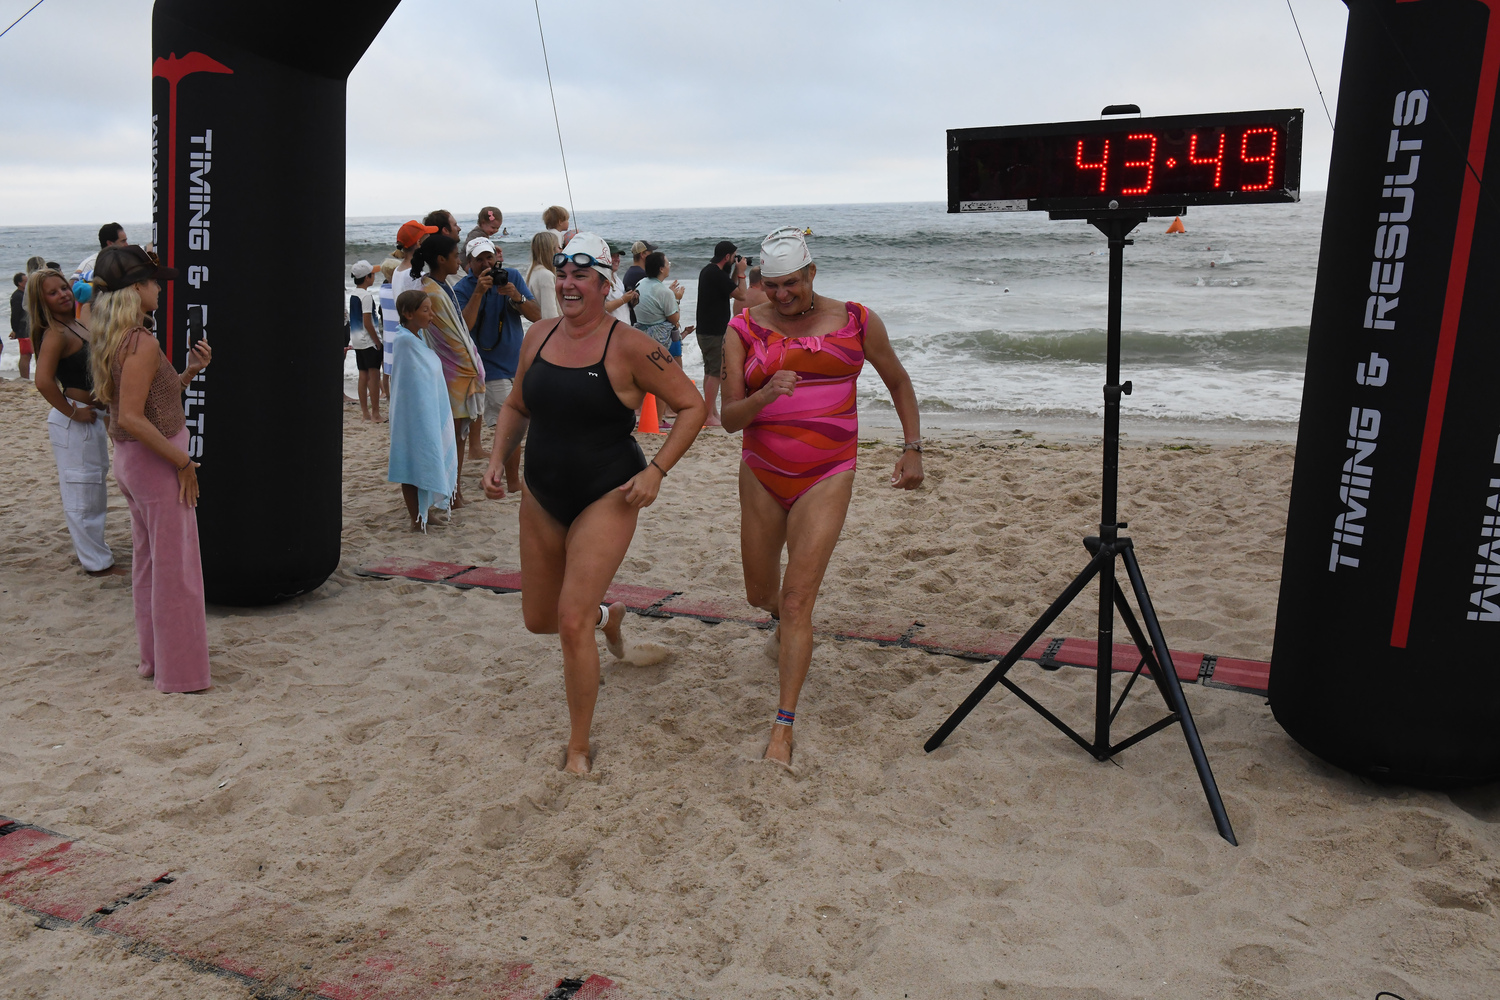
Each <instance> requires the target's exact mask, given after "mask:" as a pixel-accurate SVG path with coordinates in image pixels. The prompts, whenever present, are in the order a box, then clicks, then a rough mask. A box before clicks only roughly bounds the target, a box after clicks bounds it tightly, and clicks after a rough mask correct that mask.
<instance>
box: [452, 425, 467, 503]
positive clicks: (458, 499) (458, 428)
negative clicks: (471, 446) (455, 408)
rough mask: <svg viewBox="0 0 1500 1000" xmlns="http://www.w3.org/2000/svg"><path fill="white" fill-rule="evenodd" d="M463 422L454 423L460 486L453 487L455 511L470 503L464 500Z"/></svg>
mask: <svg viewBox="0 0 1500 1000" xmlns="http://www.w3.org/2000/svg"><path fill="white" fill-rule="evenodd" d="M463 427H464V425H463V422H462V421H460V420H455V421H453V436H454V437H455V438H457V439H458V485H457V486H455V487H453V509H454V510H458V508H460V507H463V506H465V505H466V504H467V503H468V502H469V501H467V500H465V499H464V451H465V450H466V449H465V447H464V444H465V442H464V433H463Z"/></svg>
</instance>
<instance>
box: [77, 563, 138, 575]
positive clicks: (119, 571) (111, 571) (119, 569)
mask: <svg viewBox="0 0 1500 1000" xmlns="http://www.w3.org/2000/svg"><path fill="white" fill-rule="evenodd" d="M84 572H85V573H87V574H88V575H89V576H95V577H98V576H129V575H130V569H129V568H128V567H125V566H121V565H120V564H119V563H115V564H114V565H113V566H110V567H108V568H107V569H86V570H84Z"/></svg>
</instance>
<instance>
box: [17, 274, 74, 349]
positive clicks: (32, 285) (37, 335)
mask: <svg viewBox="0 0 1500 1000" xmlns="http://www.w3.org/2000/svg"><path fill="white" fill-rule="evenodd" d="M48 278H59V279H61V280H62V283H63V286H64V287H66V286H67V284H68V279H67V278H65V277H63V273H62V272H61V271H59V270H57V269H56V268H51V267H43V268H39V269H38V270H35V271H32V272H31V276H30V277H28V278H27V279H26V322H27V325H28V326H29V327H30V329H28V330H27V331H26V335H27V336H29V337H30V338H31V349H32V350H33V351H35V352H36V353H38V354H40V353H41V351H42V336H43V335H44V334H45V333H46V332H47V327H49V326H51V325H52V310H50V309H48V308H47V300H46V299H44V298H42V286H43V285H45V284H46V283H47V279H48Z"/></svg>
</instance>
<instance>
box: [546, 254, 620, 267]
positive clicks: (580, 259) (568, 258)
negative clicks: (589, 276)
mask: <svg viewBox="0 0 1500 1000" xmlns="http://www.w3.org/2000/svg"><path fill="white" fill-rule="evenodd" d="M564 264H575V265H577V266H578V267H609V261H607V260H596V259H595V258H593V257H591V256H589V255H588V254H586V253H574V254H566V253H555V254H553V255H552V266H553V267H562V266H563V265H564Z"/></svg>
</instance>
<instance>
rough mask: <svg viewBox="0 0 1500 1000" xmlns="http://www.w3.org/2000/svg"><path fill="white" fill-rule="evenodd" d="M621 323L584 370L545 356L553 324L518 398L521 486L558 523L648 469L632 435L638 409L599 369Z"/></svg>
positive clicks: (570, 520)
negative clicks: (527, 417) (522, 424)
mask: <svg viewBox="0 0 1500 1000" xmlns="http://www.w3.org/2000/svg"><path fill="white" fill-rule="evenodd" d="M561 325H562V324H561V323H559V324H558V326H561ZM619 325H620V321H619V320H615V321H614V323H613V324H611V325H610V328H609V336H607V337H606V338H605V339H604V353H603V354H601V355H600V357H599V360H598V361H596V362H594V363H593V364H591V365H589V366H588V367H587V368H565V367H563V366H561V365H554V364H553V363H552V362H550V361H548V360H547V359H546V358H544V357H542V352H543V351H545V350H546V349H547V341H549V340H551V339H552V334H553V333H556V332H557V327H556V326H554V327H553V328H552V332H551V333H548V334H547V337H546V339H544V340H543V341H542V346H541V347H539V348H537V352H536V356H535V357H534V358H532V359H531V367H529V368H528V369H527V370H526V378H525V379H523V380H522V382H521V396H522V398H523V399H525V401H526V409H527V410H528V411H530V413H531V426H530V428H529V429H528V430H527V432H526V486H527V488H528V489H530V490H531V493H532V496H534V497H535V498H536V500H537V502H538V503H540V504H541V505H542V507H543V509H545V510H546V511H547V513H549V514H551V515H552V516H553V517H554V518H556V519H557V521H558V522H559V523H561V524H563V525H570V524H572V523H573V521H574V519H575V518H577V517H578V515H579V514H582V513H583V511H584V508H586V507H587V506H588V505H589V504H591V503H593V502H594V501H595V500H598V499H599V498H600V497H601V496H603V495H604V494H606V493H608V492H609V491H610V490H612V489H616V488H617V487H619V486H623V485H624V484H625V483H627V482H629V481H630V477H631V476H634V475H635V474H636V473H638V472H640V471H641V470H642V469H644V468H645V467H646V456H645V454H644V453H642V451H641V446H640V445H638V444H636V442H635V438H634V437H633V436H632V434H631V432H632V431H633V430H634V429H635V411H633V410H631V409H629V408H628V407H627V406H626V405H625V404H624V403H622V402H620V397H619V396H616V395H615V389H614V386H612V385H610V382H609V372H608V371H607V370H606V369H605V367H604V359H605V358H607V357H609V344H610V341H611V340H613V339H614V336H615V327H617V326H619Z"/></svg>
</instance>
